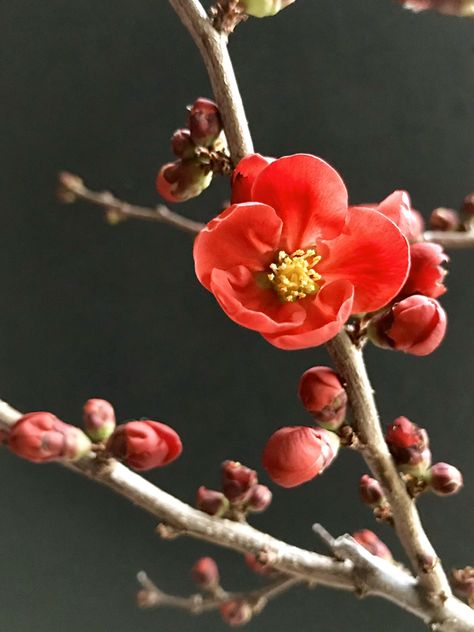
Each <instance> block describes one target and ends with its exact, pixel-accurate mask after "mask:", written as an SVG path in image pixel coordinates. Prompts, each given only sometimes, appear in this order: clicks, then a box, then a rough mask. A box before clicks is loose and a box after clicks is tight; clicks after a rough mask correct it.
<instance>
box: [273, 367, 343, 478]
mask: <svg viewBox="0 0 474 632" xmlns="http://www.w3.org/2000/svg"><path fill="white" fill-rule="evenodd" d="M298 394H299V397H300V399H301V402H302V404H303V406H304V407H305V409H306V410H307V411H308V412H309V413H310V414H311V416H312V417H313V420H314V422H315V424H317V425H316V427H308V426H286V427H283V428H280V429H279V430H277V431H276V432H275V433H273V434H272V436H271V437H270V439H269V440H268V442H267V444H266V446H265V448H264V450H263V457H262V460H263V466H264V468H265V469H266V471H267V473H268V475H269V476H270V478H271V479H272V480H273V481H274V482H275V483H277V484H278V485H281V487H296V486H297V485H301V484H303V483H306V482H307V481H310V480H311V479H313V478H315V477H316V476H318V475H319V474H322V473H323V472H324V470H325V469H326V468H327V467H328V466H329V465H330V464H331V463H332V462H333V461H334V459H335V458H336V456H337V454H338V451H339V447H340V445H341V439H340V437H339V436H338V434H337V432H338V431H339V430H340V429H341V427H342V425H343V423H344V420H345V418H346V410H347V394H346V391H345V389H344V386H343V385H342V383H341V380H340V378H339V376H338V375H337V373H335V371H333V370H332V369H331V368H329V367H326V366H315V367H312V368H311V369H308V370H307V371H305V373H303V375H302V377H301V379H300V382H299V387H298Z"/></svg>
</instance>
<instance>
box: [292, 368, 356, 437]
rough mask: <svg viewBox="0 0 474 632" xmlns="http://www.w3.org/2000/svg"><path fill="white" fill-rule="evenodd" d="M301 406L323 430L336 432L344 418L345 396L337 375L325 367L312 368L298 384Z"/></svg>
mask: <svg viewBox="0 0 474 632" xmlns="http://www.w3.org/2000/svg"><path fill="white" fill-rule="evenodd" d="M298 392H299V396H300V399H301V401H302V402H303V406H304V407H305V408H306V410H307V411H308V412H310V413H311V414H312V415H313V417H314V419H315V420H316V421H317V422H318V423H319V424H320V425H321V426H323V428H327V429H328V430H337V429H338V428H339V427H340V426H341V425H342V423H343V422H344V419H345V417H346V405H347V394H346V391H345V390H344V387H343V385H342V384H341V380H340V379H339V377H338V375H337V373H336V372H335V371H333V370H332V369H330V368H329V367H327V366H314V367H312V368H311V369H308V370H307V371H305V373H303V375H302V377H301V380H300V383H299V391H298Z"/></svg>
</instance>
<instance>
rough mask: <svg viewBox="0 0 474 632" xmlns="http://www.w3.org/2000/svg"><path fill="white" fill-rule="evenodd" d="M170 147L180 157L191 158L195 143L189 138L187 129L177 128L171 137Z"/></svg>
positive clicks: (189, 134)
mask: <svg viewBox="0 0 474 632" xmlns="http://www.w3.org/2000/svg"><path fill="white" fill-rule="evenodd" d="M171 149H172V151H173V153H175V154H176V155H177V156H179V157H180V158H192V157H193V156H194V150H195V149H196V145H195V144H194V143H193V141H192V139H191V132H190V131H189V130H188V129H185V128H183V129H177V130H176V131H175V133H174V134H173V136H172V137H171Z"/></svg>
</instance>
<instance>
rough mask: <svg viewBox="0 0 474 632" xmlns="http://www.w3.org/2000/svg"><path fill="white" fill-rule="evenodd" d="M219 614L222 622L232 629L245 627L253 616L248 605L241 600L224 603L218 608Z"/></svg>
mask: <svg viewBox="0 0 474 632" xmlns="http://www.w3.org/2000/svg"><path fill="white" fill-rule="evenodd" d="M219 612H220V613H221V617H222V619H223V621H224V622H225V623H227V624H228V625H231V626H233V627H238V626H240V625H245V624H246V623H248V622H249V621H250V619H251V618H252V614H253V612H252V608H251V606H250V604H249V603H248V602H247V601H245V600H243V599H235V600H234V601H226V602H225V603H223V604H222V606H221V607H220V608H219Z"/></svg>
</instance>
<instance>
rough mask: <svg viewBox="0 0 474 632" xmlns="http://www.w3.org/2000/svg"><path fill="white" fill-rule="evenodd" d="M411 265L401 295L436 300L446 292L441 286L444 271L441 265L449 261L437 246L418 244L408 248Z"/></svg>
mask: <svg viewBox="0 0 474 632" xmlns="http://www.w3.org/2000/svg"><path fill="white" fill-rule="evenodd" d="M410 257H411V265H410V272H409V274H408V278H407V280H406V283H405V286H404V287H403V288H402V291H401V295H402V296H409V295H410V294H423V295H424V296H429V297H431V298H438V296H441V295H442V294H444V293H445V292H446V287H445V286H444V285H443V281H444V277H445V276H446V270H444V268H442V267H441V266H442V264H443V263H445V262H446V261H448V260H449V258H448V256H447V254H446V253H445V252H444V250H443V248H442V247H441V246H440V245H439V244H430V243H426V242H419V243H417V244H412V245H411V246H410Z"/></svg>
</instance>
